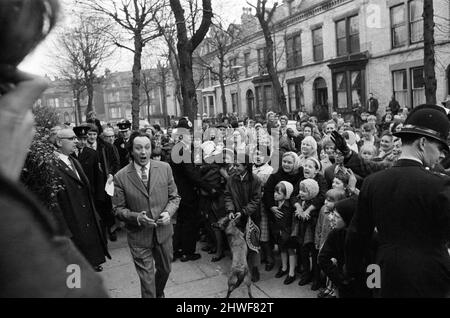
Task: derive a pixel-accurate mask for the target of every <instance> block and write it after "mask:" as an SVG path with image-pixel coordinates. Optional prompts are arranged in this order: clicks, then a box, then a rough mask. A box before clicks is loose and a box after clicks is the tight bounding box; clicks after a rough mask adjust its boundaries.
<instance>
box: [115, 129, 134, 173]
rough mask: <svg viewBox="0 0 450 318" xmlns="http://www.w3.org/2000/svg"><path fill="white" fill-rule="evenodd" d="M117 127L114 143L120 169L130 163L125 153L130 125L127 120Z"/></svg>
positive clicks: (126, 152) (127, 154) (129, 134)
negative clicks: (117, 133)
mask: <svg viewBox="0 0 450 318" xmlns="http://www.w3.org/2000/svg"><path fill="white" fill-rule="evenodd" d="M117 126H118V127H119V138H117V140H116V141H115V142H114V146H116V148H117V151H118V152H119V157H120V169H122V168H124V167H126V166H127V165H128V164H129V163H130V156H129V153H128V151H127V143H128V140H129V139H130V136H131V123H130V122H129V121H128V120H125V121H122V122H120V123H118V124H117Z"/></svg>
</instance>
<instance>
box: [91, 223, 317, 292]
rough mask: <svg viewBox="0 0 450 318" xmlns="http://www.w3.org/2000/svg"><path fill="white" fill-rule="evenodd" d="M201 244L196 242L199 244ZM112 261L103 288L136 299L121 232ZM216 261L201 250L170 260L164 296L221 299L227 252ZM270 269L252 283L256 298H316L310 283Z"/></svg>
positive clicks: (133, 272) (112, 249)
mask: <svg viewBox="0 0 450 318" xmlns="http://www.w3.org/2000/svg"><path fill="white" fill-rule="evenodd" d="M200 244H202V243H199V245H200ZM109 248H110V254H111V256H112V260H110V261H108V262H107V263H106V264H104V266H103V268H104V270H103V272H102V273H100V274H101V276H102V277H103V281H104V284H105V287H106V289H107V290H108V292H109V294H110V296H111V297H113V298H139V297H140V286H139V278H138V276H137V274H136V270H135V268H134V264H133V261H132V258H131V254H130V251H129V248H128V245H127V242H126V236H125V233H124V231H122V232H121V233H120V235H119V239H118V241H117V242H114V243H110V246H109ZM227 255H228V256H227V257H225V258H223V259H222V260H221V261H220V262H218V263H212V262H211V255H208V254H207V253H204V252H202V258H201V259H199V260H197V261H194V262H192V261H190V262H186V263H181V262H180V261H179V260H177V261H176V262H174V263H172V273H171V274H170V278H169V281H168V283H167V286H166V289H165V294H166V297H167V298H223V297H225V295H226V292H227V279H228V276H227V273H228V271H229V268H230V264H231V259H230V256H229V254H227ZM275 273H276V270H275V269H274V270H273V271H272V272H266V271H264V268H262V270H261V280H260V281H259V282H257V283H255V284H253V286H252V292H253V296H254V297H255V298H315V297H316V294H317V292H313V291H311V289H310V285H307V286H303V287H300V286H298V284H297V283H298V279H297V280H296V281H295V282H294V283H292V284H291V285H289V286H286V285H284V284H283V280H284V278H280V279H277V278H275V277H274V276H275ZM231 297H232V298H248V294H247V288H246V287H243V286H241V287H240V288H238V289H237V290H235V291H234V292H233V293H232V295H231Z"/></svg>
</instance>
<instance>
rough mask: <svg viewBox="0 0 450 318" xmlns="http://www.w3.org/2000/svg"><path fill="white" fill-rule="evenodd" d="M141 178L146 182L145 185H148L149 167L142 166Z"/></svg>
mask: <svg viewBox="0 0 450 318" xmlns="http://www.w3.org/2000/svg"><path fill="white" fill-rule="evenodd" d="M141 178H142V182H144V185H145V187H147V186H148V176H147V168H146V167H141Z"/></svg>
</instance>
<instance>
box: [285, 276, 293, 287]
mask: <svg viewBox="0 0 450 318" xmlns="http://www.w3.org/2000/svg"><path fill="white" fill-rule="evenodd" d="M294 281H295V275H294V276H290V275H288V276H287V277H286V279H285V280H284V284H285V285H290V284H292V283H293V282H294Z"/></svg>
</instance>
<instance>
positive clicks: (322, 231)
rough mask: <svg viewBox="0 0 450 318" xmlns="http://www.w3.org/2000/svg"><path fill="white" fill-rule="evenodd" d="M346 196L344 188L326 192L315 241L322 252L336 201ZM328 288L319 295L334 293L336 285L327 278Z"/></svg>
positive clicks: (319, 296)
mask: <svg viewBox="0 0 450 318" xmlns="http://www.w3.org/2000/svg"><path fill="white" fill-rule="evenodd" d="M345 198H346V194H345V192H344V191H342V190H338V189H331V190H328V192H327V194H326V199H325V204H324V206H323V207H322V209H320V213H319V219H318V220H317V225H316V233H315V239H314V242H315V244H316V249H317V250H318V251H319V252H320V249H321V248H322V246H323V244H324V243H325V240H326V239H327V237H328V234H329V233H330V231H331V223H330V218H329V216H330V214H331V213H332V212H333V210H334V205H335V204H336V202H339V201H341V200H343V199H345ZM326 286H327V287H326V288H325V289H322V290H321V292H320V293H319V294H318V295H317V297H318V298H328V297H329V295H331V296H332V295H333V293H334V289H335V286H333V283H332V282H331V281H330V280H329V279H327V283H326Z"/></svg>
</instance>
